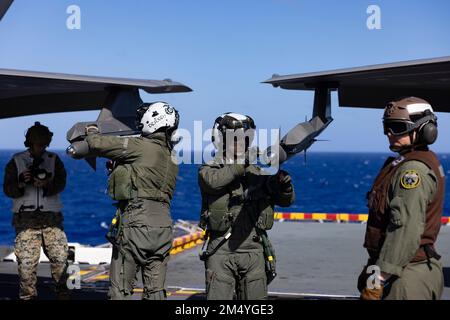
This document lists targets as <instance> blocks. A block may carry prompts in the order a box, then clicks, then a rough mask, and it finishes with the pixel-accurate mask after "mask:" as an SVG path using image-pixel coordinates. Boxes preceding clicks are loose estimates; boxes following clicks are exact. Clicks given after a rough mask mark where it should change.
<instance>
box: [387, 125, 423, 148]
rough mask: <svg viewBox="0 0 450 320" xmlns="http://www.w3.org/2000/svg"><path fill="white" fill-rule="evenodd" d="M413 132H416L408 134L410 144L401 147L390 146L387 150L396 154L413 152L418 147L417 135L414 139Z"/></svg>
mask: <svg viewBox="0 0 450 320" xmlns="http://www.w3.org/2000/svg"><path fill="white" fill-rule="evenodd" d="M414 132H416V130H413V131H411V132H410V133H409V139H410V141H411V144H407V145H402V146H398V147H397V146H393V145H390V146H389V149H390V150H391V151H393V152H397V153H399V154H402V153H405V152H408V151H411V150H414V149H415V148H416V147H418V146H419V145H418V144H417V140H418V134H416V137H415V138H414Z"/></svg>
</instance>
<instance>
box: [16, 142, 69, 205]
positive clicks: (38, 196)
mask: <svg viewBox="0 0 450 320" xmlns="http://www.w3.org/2000/svg"><path fill="white" fill-rule="evenodd" d="M56 157H57V156H56V154H54V153H52V152H48V151H45V152H44V154H43V155H42V162H41V163H40V164H39V165H38V166H37V168H39V169H44V170H45V171H47V173H48V174H49V175H50V178H51V179H53V178H54V176H55V161H56ZM13 159H14V162H15V164H16V167H17V174H18V178H19V177H20V174H21V173H22V172H24V171H26V170H28V169H30V168H31V167H32V166H33V157H32V156H31V154H30V152H29V151H28V150H26V151H23V152H20V153H16V154H15V155H14V156H13ZM61 209H62V203H61V200H60V198H59V195H58V194H56V195H53V196H45V195H44V189H43V188H36V187H35V186H33V185H32V184H27V185H26V186H25V190H24V194H23V196H22V197H20V198H16V199H13V209H12V211H13V212H21V211H37V210H39V211H49V212H60V211H61Z"/></svg>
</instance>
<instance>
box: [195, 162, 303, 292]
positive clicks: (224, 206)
mask: <svg viewBox="0 0 450 320" xmlns="http://www.w3.org/2000/svg"><path fill="white" fill-rule="evenodd" d="M199 185H200V189H201V194H202V211H201V221H200V226H201V227H202V228H206V229H207V230H208V232H209V241H208V246H207V248H206V252H214V253H213V254H212V255H210V256H209V257H208V258H207V259H206V260H205V269H206V272H205V279H206V292H207V299H208V300H227V299H228V300H230V299H233V293H234V291H236V295H237V298H238V299H239V300H241V299H245V300H247V299H250V300H254V299H267V276H266V269H265V266H266V265H265V257H264V253H263V246H262V243H261V237H260V235H259V234H258V232H257V231H259V232H261V231H262V232H264V233H265V230H268V229H270V228H271V227H272V225H273V215H274V205H279V206H283V207H287V206H289V205H291V204H292V203H293V202H294V199H295V193H294V189H293V187H292V184H291V183H289V186H288V188H285V189H284V190H281V188H279V185H278V184H277V176H269V175H265V174H263V172H262V170H261V169H260V168H259V167H257V166H254V165H250V166H248V167H245V166H244V165H240V164H226V165H223V164H219V163H218V161H217V160H215V162H212V163H209V164H205V165H203V166H201V167H200V169H199ZM231 217H233V218H231ZM230 219H232V220H233V221H234V222H233V223H232V227H230V222H229V220H230ZM212 226H213V227H212ZM214 229H216V230H214ZM257 229H258V230H257ZM229 231H231V236H230V237H229V238H228V240H225V239H224V236H225V235H226V234H227V233H228V232H229ZM214 248H215V249H216V250H214Z"/></svg>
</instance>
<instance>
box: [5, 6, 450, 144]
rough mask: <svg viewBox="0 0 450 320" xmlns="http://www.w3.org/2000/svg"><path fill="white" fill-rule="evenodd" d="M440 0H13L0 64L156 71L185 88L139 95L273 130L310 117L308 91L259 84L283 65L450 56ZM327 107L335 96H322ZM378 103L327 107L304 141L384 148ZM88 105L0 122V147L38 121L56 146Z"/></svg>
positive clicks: (17, 140)
mask: <svg viewBox="0 0 450 320" xmlns="http://www.w3.org/2000/svg"><path fill="white" fill-rule="evenodd" d="M72 4H76V5H78V6H79V7H80V8H81V30H68V29H67V28H66V19H67V17H68V14H67V13H66V9H67V7H68V6H69V5H72ZM371 4H375V5H378V6H379V7H380V8H381V24H382V29H381V30H369V29H368V28H367V27H366V20H367V17H368V14H367V13H366V9H367V7H368V6H369V5H371ZM448 30H450V2H449V1H445V0H442V1H428V2H426V1H418V0H409V1H400V0H397V1H387V0H386V1H381V0H377V1H360V0H354V1H340V2H338V1H331V0H329V1H300V0H247V1H237V0H228V1H225V0H221V1H211V0H209V1H207V0H196V1H181V0H179V1H175V0H174V1H137V0H130V1H121V2H119V1H104V0H89V1H88V0H77V1H76V0H71V1H65V0H42V1H39V2H38V1H26V0H15V1H14V3H13V5H12V6H11V8H10V10H9V11H8V13H7V14H6V15H5V17H4V18H3V20H2V21H1V22H0V39H1V41H0V67H1V68H11V69H24V70H37V71H50V72H63V73H75V74H86V75H103V76H114V77H130V78H147V79H164V78H171V79H173V80H176V81H180V82H183V83H185V84H187V85H189V86H191V87H192V88H193V89H194V92H193V93H185V94H174V95H159V96H158V95H147V94H144V95H143V98H144V100H147V101H152V100H166V101H168V102H169V103H171V104H173V105H174V106H175V107H176V108H177V109H178V110H179V111H180V113H181V126H182V127H184V128H188V129H190V128H191V127H192V123H193V121H194V120H203V121H204V125H205V126H207V127H209V126H211V125H212V122H213V121H214V119H215V118H216V116H217V115H218V114H221V113H223V112H226V111H234V112H241V113H247V114H250V115H251V116H253V118H254V119H255V121H256V124H257V126H258V127H261V128H278V127H279V126H281V128H282V133H285V132H286V131H287V130H288V129H290V128H291V127H293V126H294V125H295V124H296V123H297V122H301V121H304V118H305V116H306V115H308V116H310V115H311V104H312V98H313V97H312V94H311V93H306V92H297V91H286V90H281V89H275V88H272V87H271V86H269V85H266V84H261V83H260V82H261V81H263V80H265V79H267V78H270V76H271V75H272V74H273V73H278V74H289V73H300V72H309V71H319V70H328V69H336V68H344V67H355V66H362V65H369V64H377V63H386V62H395V61H403V60H411V59H420V58H431V57H439V56H446V55H450V41H449V40H450V39H449V38H450V35H449V33H448ZM333 100H334V101H333V102H334V104H333V105H334V106H337V101H336V98H334V99H333ZM381 113H382V111H381V110H365V109H348V108H337V107H335V108H333V117H334V119H335V121H334V122H333V123H332V124H331V126H330V127H329V128H328V129H327V130H326V131H325V132H324V133H323V134H322V136H321V138H323V139H330V140H331V141H329V142H321V143H316V144H315V145H314V146H313V147H312V148H311V150H312V151H388V149H387V142H386V138H385V137H384V136H383V135H382V133H381V132H382V126H381V115H382V114H381ZM96 117H97V112H77V113H61V114H52V115H40V116H32V117H20V118H13V119H5V120H0V148H2V149H5V148H15V149H17V148H22V146H23V144H22V142H23V135H24V131H25V130H26V128H27V127H29V126H30V125H32V124H33V122H34V121H36V120H39V121H41V122H43V123H44V124H46V125H48V126H49V127H50V128H51V129H52V130H53V132H54V133H55V138H54V142H53V144H52V148H57V149H62V148H65V147H66V146H67V142H66V141H65V133H66V131H67V130H68V129H69V128H70V127H71V126H72V124H73V123H74V122H78V121H89V120H95V119H96ZM438 117H439V122H440V127H439V128H440V139H439V141H438V142H437V143H436V144H435V146H434V149H435V150H436V151H438V152H450V145H449V144H448V143H447V141H446V137H448V136H449V134H450V126H448V124H449V123H450V115H446V114H438Z"/></svg>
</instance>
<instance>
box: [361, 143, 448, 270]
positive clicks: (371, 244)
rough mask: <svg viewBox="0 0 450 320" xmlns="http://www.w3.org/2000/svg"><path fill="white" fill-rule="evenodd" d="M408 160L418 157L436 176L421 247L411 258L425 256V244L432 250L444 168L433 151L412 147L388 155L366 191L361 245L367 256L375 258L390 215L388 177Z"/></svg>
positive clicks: (441, 197)
mask: <svg viewBox="0 0 450 320" xmlns="http://www.w3.org/2000/svg"><path fill="white" fill-rule="evenodd" d="M411 160H417V161H420V162H423V163H424V164H426V165H427V166H428V167H430V168H431V169H432V170H433V172H434V173H435V175H436V177H437V179H438V181H437V190H436V194H435V195H434V198H433V200H432V201H431V203H430V204H429V205H428V208H427V212H426V221H425V228H424V232H423V234H422V236H421V239H420V247H419V248H418V250H417V252H416V255H415V256H414V258H413V259H412V260H411V262H417V261H423V260H426V259H427V252H426V250H427V249H426V248H425V247H428V246H430V247H431V248H432V250H433V252H434V247H433V245H434V243H435V241H436V238H437V235H438V233H439V229H440V226H441V216H442V210H443V204H444V191H445V176H444V171H443V169H442V166H441V164H440V162H439V160H438V158H437V157H436V155H435V154H434V153H433V152H432V151H429V150H413V151H411V152H409V153H406V154H404V155H402V156H400V157H399V158H393V157H390V158H388V159H387V160H386V162H385V164H384V166H383V168H382V170H381V171H380V173H379V174H378V176H377V178H376V179H375V182H374V184H373V186H372V189H371V191H370V192H368V194H367V200H368V207H369V218H368V221H367V229H366V236H365V242H364V247H365V248H366V249H367V251H368V253H369V255H370V258H371V259H373V260H376V259H378V256H379V254H380V251H381V248H382V246H383V243H384V240H385V237H386V229H387V227H388V224H389V220H390V216H391V212H390V209H389V198H388V197H389V196H388V194H389V187H390V184H391V180H392V178H393V177H394V175H395V173H396V172H397V170H398V168H399V167H400V164H403V163H404V162H406V161H411Z"/></svg>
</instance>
